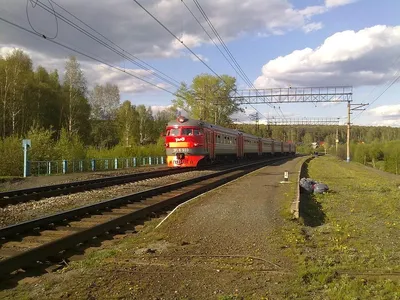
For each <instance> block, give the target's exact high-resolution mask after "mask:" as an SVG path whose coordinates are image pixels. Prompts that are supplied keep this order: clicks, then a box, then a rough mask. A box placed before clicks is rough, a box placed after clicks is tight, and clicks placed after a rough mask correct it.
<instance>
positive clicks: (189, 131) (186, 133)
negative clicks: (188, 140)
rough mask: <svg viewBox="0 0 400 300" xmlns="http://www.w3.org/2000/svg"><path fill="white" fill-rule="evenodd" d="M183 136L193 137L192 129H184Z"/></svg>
mask: <svg viewBox="0 0 400 300" xmlns="http://www.w3.org/2000/svg"><path fill="white" fill-rule="evenodd" d="M182 135H193V129H192V128H182Z"/></svg>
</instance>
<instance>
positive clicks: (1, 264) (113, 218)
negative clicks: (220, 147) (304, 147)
mask: <svg viewBox="0 0 400 300" xmlns="http://www.w3.org/2000/svg"><path fill="white" fill-rule="evenodd" d="M285 159H287V157H286V158H279V159H272V160H268V161H262V162H260V161H259V162H256V163H251V164H247V165H241V166H236V167H233V168H229V169H226V170H223V171H219V172H216V173H213V174H209V175H204V176H200V177H196V178H193V179H189V180H185V181H181V182H178V183H173V184H169V185H165V186H162V187H158V188H154V189H149V190H146V191H143V192H139V193H134V194H131V195H127V196H123V197H119V198H114V199H111V200H107V201H103V202H100V203H96V204H93V205H88V206H84V207H80V208H76V209H73V210H69V211H66V212H62V213H58V214H54V215H51V216H47V217H43V218H39V219H36V220H32V221H28V222H24V223H20V224H16V225H12V226H8V227H4V228H2V229H0V276H7V275H9V274H10V273H12V272H13V271H16V270H19V269H26V268H31V267H37V266H40V265H43V263H46V261H47V260H48V259H49V257H52V258H53V260H52V261H54V258H57V259H58V261H61V258H62V257H63V254H64V255H65V251H66V250H69V249H74V248H75V247H76V246H77V245H80V244H84V243H85V242H89V243H90V241H91V240H92V239H93V238H96V237H99V236H102V235H104V234H107V233H112V232H113V231H115V230H117V231H120V230H121V228H123V227H124V226H127V225H128V226H129V225H130V224H132V223H133V222H137V221H138V220H140V219H143V218H145V217H146V216H149V215H151V214H152V213H154V212H157V211H160V210H164V209H166V208H168V207H171V206H174V205H177V204H178V203H180V202H183V201H185V200H187V199H190V198H193V197H194V196H197V195H199V194H202V193H204V192H206V191H209V190H211V189H213V188H216V187H218V186H220V185H222V184H224V183H227V182H229V181H231V180H234V179H236V178H239V177H241V176H243V175H245V174H247V173H249V172H251V171H254V170H256V169H258V168H261V167H263V166H265V165H268V164H272V163H274V162H278V161H281V160H285Z"/></svg>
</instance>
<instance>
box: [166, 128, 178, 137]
mask: <svg viewBox="0 0 400 300" xmlns="http://www.w3.org/2000/svg"><path fill="white" fill-rule="evenodd" d="M167 135H168V136H177V135H179V128H172V129H168V131H167Z"/></svg>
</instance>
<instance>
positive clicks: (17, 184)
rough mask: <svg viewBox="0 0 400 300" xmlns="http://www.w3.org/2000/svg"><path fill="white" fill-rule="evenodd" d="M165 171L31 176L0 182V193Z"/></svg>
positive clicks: (149, 168)
mask: <svg viewBox="0 0 400 300" xmlns="http://www.w3.org/2000/svg"><path fill="white" fill-rule="evenodd" d="M162 169H167V167H166V166H165V165H159V166H151V167H150V166H145V167H137V168H128V169H119V170H114V171H111V170H110V171H103V172H85V173H72V174H65V175H52V176H31V177H27V178H16V179H13V180H11V181H10V180H6V181H5V182H0V192H5V191H10V190H17V189H28V188H33V187H39V186H45V185H53V184H61V183H67V182H72V181H79V180H88V179H96V178H103V177H111V176H119V175H126V174H134V173H141V172H151V171H156V170H162Z"/></svg>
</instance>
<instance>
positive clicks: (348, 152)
mask: <svg viewBox="0 0 400 300" xmlns="http://www.w3.org/2000/svg"><path fill="white" fill-rule="evenodd" d="M367 105H369V103H366V104H362V103H361V104H351V103H350V101H347V160H346V161H347V162H350V125H351V122H350V115H351V114H352V112H351V111H352V110H365V108H361V107H364V106H367ZM351 106H356V107H354V108H351Z"/></svg>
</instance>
